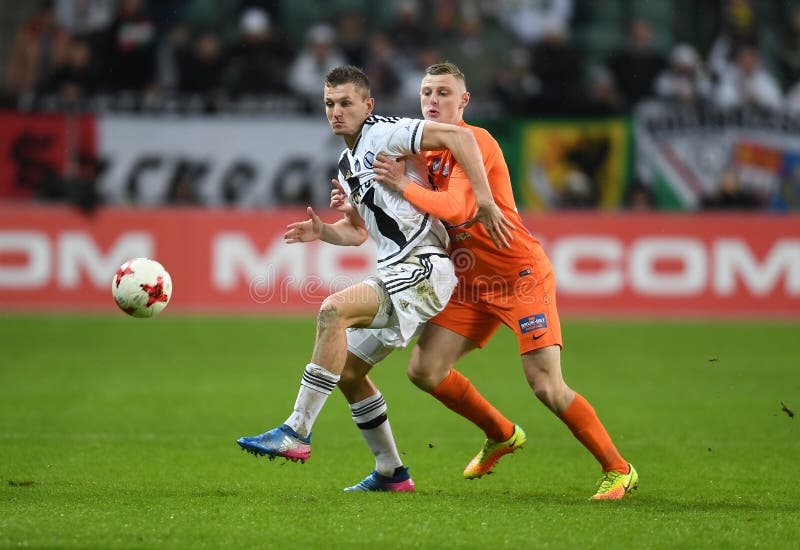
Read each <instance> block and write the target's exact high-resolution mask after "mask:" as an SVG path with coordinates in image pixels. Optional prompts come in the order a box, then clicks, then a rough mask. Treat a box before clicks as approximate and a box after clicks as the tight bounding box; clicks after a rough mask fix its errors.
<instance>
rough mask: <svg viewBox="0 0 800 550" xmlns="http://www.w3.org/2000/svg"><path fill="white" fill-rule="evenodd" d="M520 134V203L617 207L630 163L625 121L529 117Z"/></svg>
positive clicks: (615, 119) (527, 204) (628, 174)
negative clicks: (532, 120)
mask: <svg viewBox="0 0 800 550" xmlns="http://www.w3.org/2000/svg"><path fill="white" fill-rule="evenodd" d="M521 132H522V137H521V144H522V145H521V146H520V147H521V154H520V157H521V159H520V162H521V170H520V171H521V185H520V186H519V189H518V194H519V195H520V197H521V199H522V200H521V201H520V203H521V204H520V206H521V207H536V208H547V207H597V206H599V207H601V208H606V209H608V208H618V207H619V206H621V204H622V199H623V195H624V192H625V189H626V186H627V183H628V181H629V179H630V165H631V158H630V149H631V135H630V134H631V132H630V128H629V124H628V122H627V120H626V119H624V118H608V119H597V120H593V119H585V120H584V119H576V120H552V121H534V122H529V123H526V124H523V126H522V129H521Z"/></svg>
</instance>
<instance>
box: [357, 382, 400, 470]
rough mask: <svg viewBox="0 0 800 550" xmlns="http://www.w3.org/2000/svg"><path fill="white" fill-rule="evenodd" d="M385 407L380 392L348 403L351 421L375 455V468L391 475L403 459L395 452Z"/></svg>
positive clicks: (395, 448)
mask: <svg viewBox="0 0 800 550" xmlns="http://www.w3.org/2000/svg"><path fill="white" fill-rule="evenodd" d="M386 409H387V407H386V401H384V400H383V396H382V395H381V392H378V393H376V394H375V395H372V396H370V397H367V398H366V399H364V400H363V401H359V402H358V403H353V404H351V405H350V411H351V412H352V415H353V422H355V423H356V425H357V426H358V427H359V429H360V430H361V435H363V436H364V440H366V442H367V445H368V446H369V450H370V451H372V454H374V455H375V469H376V470H377V471H378V473H379V474H382V475H385V476H392V475H394V470H395V468H399V467H400V466H402V465H403V461H402V460H400V454H399V453H398V452H397V445H396V444H395V442H394V437H393V436H392V427H391V426H390V425H389V418H388V417H387V416H386Z"/></svg>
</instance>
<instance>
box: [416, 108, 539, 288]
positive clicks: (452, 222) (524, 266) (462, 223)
mask: <svg viewBox="0 0 800 550" xmlns="http://www.w3.org/2000/svg"><path fill="white" fill-rule="evenodd" d="M459 125H460V126H463V127H465V128H469V129H471V130H472V133H473V134H474V135H475V139H476V140H477V142H478V147H479V148H480V150H481V154H482V155H483V164H484V167H485V168H486V174H487V176H488V177H489V185H490V187H491V190H492V195H493V196H494V200H495V202H496V203H497V206H498V207H499V208H500V210H501V211H502V212H503V215H504V216H505V217H506V218H507V219H508V220H509V221H510V222H511V223H512V224H514V230H513V231H512V235H513V236H514V239H513V240H512V241H510V243H509V244H510V245H511V248H497V247H496V246H495V245H494V243H493V242H492V239H491V237H489V233H488V232H487V231H486V229H485V228H484V227H483V225H481V224H479V223H476V224H475V225H473V226H472V227H466V224H467V222H469V220H470V219H472V216H473V215H474V213H475V210H476V208H477V203H476V201H475V194H474V193H473V192H472V187H471V186H470V183H469V179H467V176H466V174H464V172H463V170H462V169H461V167H460V166H458V165H457V164H456V160H455V158H454V157H453V154H452V153H451V152H450V151H427V152H426V153H425V156H426V159H427V165H428V174H429V179H430V182H431V184H432V185H433V187H434V190H429V189H425V188H423V187H422V186H419V185H409V186H407V187H406V189H405V191H404V193H403V195H404V196H405V197H406V199H408V201H409V202H410V203H411V204H413V205H414V206H415V207H417V208H418V209H419V210H422V211H424V212H428V213H430V214H432V215H434V216H436V217H437V218H439V219H440V220H442V221H443V222H444V224H445V226H446V227H447V231H448V233H449V234H450V239H451V249H450V256H451V257H452V258H453V262H454V264H455V266H456V275H457V276H458V277H459V280H460V281H463V283H466V284H475V283H477V284H480V283H482V282H483V284H486V282H489V284H491V281H492V280H496V279H497V277H498V276H499V277H501V278H502V279H503V280H505V281H514V280H516V279H518V278H519V277H524V276H525V275H528V274H530V273H531V271H532V270H533V271H537V269H536V267H537V266H536V265H535V264H538V263H539V262H541V259H542V258H545V255H544V251H543V250H542V248H541V244H540V243H539V241H537V240H536V239H535V238H534V237H533V236H532V235H531V234H530V233H529V232H528V230H527V229H525V227H524V226H523V224H522V219H521V218H520V215H519V212H517V206H516V203H515V202H514V193H513V190H512V187H511V176H510V175H509V173H508V165H506V161H505V158H504V157H503V151H502V150H501V149H500V145H499V144H498V143H497V141H496V140H495V139H494V138H493V137H492V135H491V134H490V133H489V132H487V131H486V130H484V129H483V128H478V127H477V126H470V125H469V124H466V123H465V122H463V121H462V122H461V123H460V124H459ZM436 190H438V191H447V192H446V193H440V192H437V191H436ZM476 279H477V280H476Z"/></svg>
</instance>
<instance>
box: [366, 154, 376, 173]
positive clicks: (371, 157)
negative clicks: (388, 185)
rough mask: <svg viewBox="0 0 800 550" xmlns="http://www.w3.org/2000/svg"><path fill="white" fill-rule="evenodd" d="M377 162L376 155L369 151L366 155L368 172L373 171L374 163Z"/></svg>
mask: <svg viewBox="0 0 800 550" xmlns="http://www.w3.org/2000/svg"><path fill="white" fill-rule="evenodd" d="M374 161H375V153H373V152H372V151H367V152H366V154H365V155H364V166H365V167H366V168H367V169H368V170H372V163H373V162H374Z"/></svg>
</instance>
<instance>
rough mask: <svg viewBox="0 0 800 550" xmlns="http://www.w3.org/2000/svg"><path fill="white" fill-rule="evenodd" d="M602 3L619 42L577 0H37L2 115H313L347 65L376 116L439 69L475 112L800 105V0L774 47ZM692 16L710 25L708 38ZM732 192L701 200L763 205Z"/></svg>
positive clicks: (731, 22) (411, 102) (754, 30)
mask: <svg viewBox="0 0 800 550" xmlns="http://www.w3.org/2000/svg"><path fill="white" fill-rule="evenodd" d="M679 2H680V0H676V3H679ZM602 4H603V7H608V8H609V9H610V8H611V7H612V6H617V7H618V8H619V7H620V6H621V10H622V11H621V16H620V17H621V19H620V20H621V21H622V22H623V23H621V24H622V25H623V26H624V27H626V28H627V35H625V33H619V32H617V31H616V30H615V29H610V30H609V32H610V34H611V38H609V37H608V36H606V37H605V38H604V39H603V40H597V39H594V40H593V39H591V38H590V37H591V36H592V34H593V32H595V33H596V31H597V30H598V29H599V28H600V26H599V25H594V26H592V25H590V24H589V23H590V22H591V20H592V18H593V17H595V16H596V15H597V13H596V12H597V11H598V9H603V8H598V3H596V2H590V1H587V0H548V1H539V0H527V1H520V0H464V1H457V0H436V1H432V2H421V1H415V0H387V1H382V2H368V1H359V0H337V1H331V2H317V1H307V2H289V1H288V0H283V1H282V0H230V1H227V2H218V1H214V0H45V1H41V2H39V3H38V4H37V9H36V10H35V12H34V13H33V14H32V15H31V16H30V18H29V19H28V20H27V21H25V23H24V24H23V25H22V26H21V27H20V28H19V29H17V31H16V35H15V38H14V41H13V46H12V48H11V52H10V55H9V57H8V63H7V67H6V71H5V82H4V89H3V93H2V97H1V99H0V105H2V106H5V107H7V108H12V109H19V110H45V111H61V110H66V111H72V112H75V111H84V110H88V111H91V112H108V111H123V112H124V111H145V112H160V111H170V112H186V113H217V112H265V113H269V112H281V113H285V112H299V113H302V112H312V111H316V110H321V108H322V103H321V102H320V101H319V97H318V96H319V83H320V82H321V81H322V77H323V76H324V75H325V74H326V73H327V72H328V71H329V70H330V69H331V68H333V67H334V66H337V65H342V64H346V63H348V64H354V65H357V66H360V67H363V68H364V69H365V71H366V72H367V74H368V75H369V77H370V79H371V82H372V89H373V92H374V94H375V96H376V97H378V98H380V101H381V110H382V111H384V112H392V113H394V114H407V115H411V116H415V115H416V113H418V108H419V99H418V83H419V81H420V76H421V75H422V73H423V71H424V69H425V67H427V66H428V65H430V64H432V63H435V62H439V61H441V60H445V59H446V60H450V61H452V62H455V63H456V64H458V65H459V66H461V67H462V69H463V70H464V72H465V73H466V74H467V75H469V82H468V85H469V88H470V90H471V92H472V103H471V112H472V113H473V116H478V117H484V118H486V117H489V118H490V117H501V116H522V117H527V116H531V117H539V116H543V115H577V116H591V115H625V114H629V113H631V112H633V110H634V109H635V108H636V106H637V105H638V104H640V103H641V102H642V101H643V100H646V99H649V98H660V99H661V100H663V101H668V102H674V103H679V104H708V105H712V106H716V107H720V108H737V107H747V108H756V109H784V110H789V111H790V112H791V111H796V112H800V2H798V1H789V0H787V1H785V2H775V5H780V9H779V12H780V13H777V12H775V11H774V10H773V15H774V16H775V17H777V19H778V20H779V21H780V22H781V23H782V24H783V28H779V29H772V31H771V32H770V34H769V37H768V40H767V39H765V38H764V36H763V30H764V25H763V22H760V21H759V9H757V8H759V2H757V1H756V0H704V1H701V2H696V3H693V2H690V4H691V5H690V8H694V11H695V12H696V13H695V15H694V16H689V15H686V16H685V17H686V18H685V19H681V16H679V15H676V14H672V16H673V18H672V21H671V28H670V32H669V33H668V34H667V35H664V34H663V32H662V31H663V29H662V28H660V26H659V25H663V22H657V21H652V20H648V18H647V17H644V16H642V15H641V14H639V13H637V12H636V10H635V9H633V8H634V7H636V6H637V5H639V6H641V4H652V3H637V2H633V1H631V0H616V1H614V2H608V3H606V2H603V3H602ZM663 4H665V5H667V6H669V4H670V3H669V2H663ZM762 4H763V3H762ZM676 9H677V8H676ZM612 11H613V10H612ZM689 11H690V12H691V10H689ZM703 14H706V15H709V14H710V15H713V16H714V17H713V21H714V22H715V23H714V26H713V28H711V29H710V30H707V31H706V32H705V34H703V33H701V32H699V31H698V30H697V29H696V28H695V27H697V25H698V19H697V18H698V17H703ZM665 36H666V38H664V37H665ZM703 36H705V37H706V38H703ZM600 44H603V47H600ZM766 45H769V48H766V47H765V46H766ZM765 52H768V55H765ZM87 171H91V170H90V169H88V168H87ZM726 177H727V175H726ZM726 181H727V180H726ZM579 183H580V182H578V183H577V184H576V185H578V184H579ZM729 187H730V185H727V184H726V185H721V186H720V189H722V191H721V195H722V194H724V189H727V188H729ZM734 187H735V186H734ZM578 188H580V185H578ZM733 192H734V193H735V194H738V196H736V197H735V198H734V199H733V200H729V199H727V198H725V197H722V196H720V197H708V200H707V201H705V203H704V204H705V205H706V206H708V207H721V208H727V207H736V208H747V207H757V206H758V201H755V200H751V198H750V197H747V196H745V195H743V194H742V193H741V192H740V191H737V190H735V189H734V191H733ZM580 200H581V199H580V196H578V197H576V199H575V200H574V201H572V202H571V203H570V201H567V202H568V203H569V204H570V205H571V206H581V204H580ZM629 202H630V204H631V205H632V206H633V207H638V206H641V207H648V205H649V204H650V203H651V201H650V198H649V197H648V196H647V189H646V188H645V187H643V186H636V185H633V186H632V187H631V198H630V201H629Z"/></svg>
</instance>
